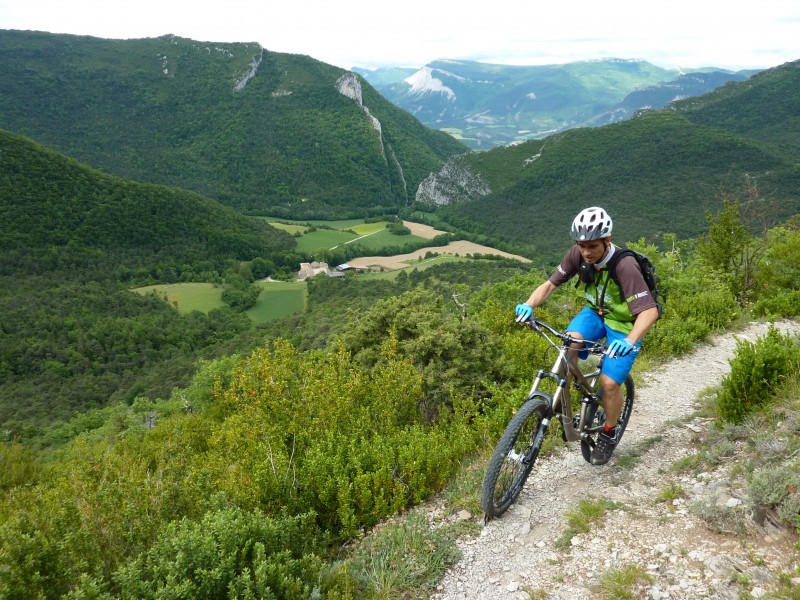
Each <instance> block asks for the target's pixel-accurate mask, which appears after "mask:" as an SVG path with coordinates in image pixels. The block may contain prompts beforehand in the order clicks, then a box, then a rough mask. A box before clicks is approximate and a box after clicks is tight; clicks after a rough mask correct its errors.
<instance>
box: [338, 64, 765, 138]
mask: <svg viewBox="0 0 800 600" xmlns="http://www.w3.org/2000/svg"><path fill="white" fill-rule="evenodd" d="M354 70H355V71H356V72H358V73H359V74H361V75H362V76H363V77H364V78H365V79H366V80H367V81H369V82H370V83H372V85H373V86H375V88H376V89H378V91H380V92H381V93H382V94H383V95H384V96H386V97H387V98H388V99H389V100H391V101H392V102H394V103H395V104H396V105H397V106H400V107H401V108H403V109H405V110H407V111H408V112H410V113H411V114H413V115H414V116H416V117H417V118H419V119H420V120H421V121H422V122H423V123H425V124H426V125H428V126H430V127H433V128H437V129H441V130H443V131H446V132H448V133H450V134H451V135H453V136H454V137H456V138H457V139H460V140H462V141H463V142H464V143H466V144H467V145H468V146H470V147H471V148H473V149H487V148H492V147H496V146H501V145H507V144H510V143H518V142H521V141H525V140H528V139H540V138H543V137H546V136H547V135H550V134H553V133H557V132H560V131H565V130H567V129H572V128H575V127H585V126H597V125H603V124H608V123H612V122H616V121H621V120H624V119H628V118H630V117H631V116H632V115H633V114H634V113H635V112H636V111H637V110H639V109H642V108H662V107H663V106H666V104H668V103H669V102H672V101H674V100H677V99H679V98H683V97H686V96H692V95H698V94H703V93H707V92H709V91H711V90H713V89H714V88H715V87H718V86H720V85H722V84H723V83H725V82H727V81H740V80H742V79H745V78H747V77H748V76H749V75H751V74H752V73H753V71H748V72H745V71H742V72H738V73H731V72H728V71H723V70H710V69H704V70H702V71H699V72H696V73H685V74H681V73H679V72H678V71H676V70H667V69H661V68H659V67H656V66H654V65H652V64H650V63H647V62H645V61H641V60H622V59H608V60H599V61H585V62H574V63H567V64H563V65H545V66H510V65H495V64H485V63H477V62H469V61H453V60H438V61H434V62H432V63H430V64H428V65H426V66H424V67H422V68H421V69H418V70H415V69H402V68H385V69H383V68H382V69H376V70H368V69H358V68H356V69H354Z"/></svg>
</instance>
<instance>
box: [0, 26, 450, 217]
mask: <svg viewBox="0 0 800 600" xmlns="http://www.w3.org/2000/svg"><path fill="white" fill-rule="evenodd" d="M346 74H347V72H345V71H343V70H342V69H339V68H336V67H333V66H330V65H326V64H324V63H321V62H319V61H316V60H313V59H311V58H309V57H307V56H300V55H290V54H281V53H275V52H270V51H268V50H267V49H264V48H262V47H261V46H259V45H258V44H241V43H238V44H221V43H214V42H198V41H194V40H189V39H185V38H178V37H175V36H172V35H168V36H164V37H161V38H157V39H155V38H151V39H140V40H105V39H98V38H90V37H82V36H70V35H55V34H49V33H38V32H23V31H10V30H4V31H0V79H2V81H3V82H4V84H3V86H2V88H0V128H3V129H6V130H9V131H12V132H15V133H19V134H23V135H25V136H28V137H30V138H32V139H34V140H36V141H37V142H40V143H43V144H45V145H47V146H48V147H52V148H54V149H56V150H58V151H60V152H62V153H64V154H66V155H68V156H71V157H74V158H76V159H78V160H80V161H82V162H85V163H87V164H90V165H92V166H93V167H95V168H100V169H102V170H104V171H106V172H109V173H114V174H116V175H120V176H123V177H126V178H130V179H135V180H139V181H148V182H153V183H159V184H167V185H173V186H179V187H182V188H185V189H189V190H193V191H195V192H198V193H200V194H202V195H204V196H207V197H209V198H213V199H215V200H218V201H220V202H222V203H224V204H228V205H231V206H234V207H236V208H238V209H240V210H244V211H249V212H252V213H258V214H272V215H275V214H283V215H292V216H295V217H300V216H310V215H316V216H347V215H351V214H352V215H360V216H364V215H366V214H368V213H373V212H376V213H378V214H380V213H381V212H383V211H386V210H394V211H396V210H397V209H398V208H400V207H404V206H406V205H407V204H409V203H410V202H411V201H413V197H414V193H415V191H416V187H417V184H418V183H419V182H420V181H421V180H422V179H423V178H424V177H426V176H427V175H428V174H429V173H430V172H431V171H434V170H438V168H439V167H440V166H441V165H442V164H443V161H444V159H446V158H447V157H448V156H450V155H452V154H456V153H460V152H463V151H465V150H466V147H464V146H462V145H461V144H460V143H459V142H457V141H455V140H454V139H453V138H452V137H450V136H448V135H446V134H444V133H441V132H436V131H433V130H430V129H427V128H425V127H424V126H423V125H422V124H421V123H420V122H419V121H417V120H416V119H415V118H413V117H411V116H410V115H408V114H407V113H405V112H403V111H402V110H400V109H398V108H396V107H395V106H393V105H392V104H391V103H390V102H388V101H387V100H385V99H384V98H383V97H381V96H380V94H378V93H377V92H375V90H373V89H372V88H371V86H369V84H366V83H364V82H363V81H361V80H359V79H358V78H357V77H356V76H354V75H352V74H350V75H348V76H347V77H345V78H344V79H342V77H343V76H345V75H346Z"/></svg>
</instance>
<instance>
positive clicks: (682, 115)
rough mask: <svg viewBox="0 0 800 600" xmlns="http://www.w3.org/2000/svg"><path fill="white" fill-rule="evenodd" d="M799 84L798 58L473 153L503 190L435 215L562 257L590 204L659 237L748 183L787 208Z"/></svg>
mask: <svg viewBox="0 0 800 600" xmlns="http://www.w3.org/2000/svg"><path fill="white" fill-rule="evenodd" d="M798 90H800V63H789V64H787V65H784V66H782V67H778V68H776V69H772V70H770V71H765V72H763V73H760V74H758V75H755V76H753V77H752V78H751V79H749V80H748V81H746V82H740V83H730V84H728V85H726V86H723V87H722V88H721V89H720V90H718V91H715V92H713V93H711V94H708V95H706V96H701V97H698V98H697V99H691V100H687V101H685V102H683V103H678V104H676V105H675V106H673V107H670V108H667V109H664V110H661V111H649V112H645V113H643V114H641V115H640V116H639V117H637V118H635V119H633V120H630V121H625V122H622V123H616V124H613V125H608V126H604V127H600V128H596V129H576V130H571V131H568V132H565V133H562V134H558V135H554V136H551V137H549V138H546V139H544V140H538V141H532V142H527V143H525V144H520V145H518V146H513V147H508V148H498V149H494V150H490V151H488V152H483V153H470V154H467V155H466V156H464V157H463V159H462V160H463V161H464V162H465V163H466V164H468V165H469V166H470V168H471V169H472V170H473V172H474V173H476V174H477V175H478V176H479V177H480V178H481V179H482V180H484V181H485V182H486V183H487V184H488V185H489V187H490V188H491V190H492V191H491V193H489V194H488V195H486V196H483V197H477V198H474V199H472V200H471V201H468V202H461V203H458V204H452V205H449V206H446V207H444V208H439V209H437V210H436V218H437V219H440V220H443V221H445V222H447V223H449V224H451V225H453V226H455V227H458V228H460V229H462V230H465V231H470V232H472V233H473V235H485V236H487V237H488V238H490V239H496V240H502V241H503V242H504V243H505V244H507V245H508V246H507V247H508V248H511V249H513V250H514V251H516V253H519V254H523V255H525V256H531V257H537V258H543V257H546V258H547V259H549V260H551V261H552V260H557V259H558V258H559V256H560V250H559V249H558V243H559V240H563V238H564V235H565V234H566V228H565V225H564V224H565V223H569V222H570V220H571V218H572V217H573V216H574V215H575V214H577V212H578V211H579V210H581V209H582V208H584V207H586V206H591V205H599V206H603V207H604V208H606V210H608V211H609V212H610V214H611V215H612V216H613V217H614V218H615V223H616V229H615V232H616V233H617V234H618V236H619V237H618V238H617V239H636V238H638V237H640V236H644V237H646V238H647V239H648V240H650V241H655V242H659V243H660V242H661V241H662V240H663V234H664V233H665V232H673V233H677V234H678V235H680V236H684V237H692V236H695V235H697V234H698V233H699V232H700V231H701V230H702V227H703V225H704V219H703V215H704V212H705V211H706V210H709V211H712V212H716V210H718V209H719V207H720V206H721V199H722V198H724V197H725V196H726V194H729V193H732V192H733V191H735V190H737V189H741V188H743V187H745V186H747V185H751V186H755V187H757V188H758V189H759V190H760V192H761V195H760V198H761V199H762V201H768V202H771V203H772V205H773V207H774V215H773V217H774V218H780V217H784V218H785V217H788V216H789V215H791V214H794V213H795V212H797V211H798V209H799V208H800V169H799V168H798V166H797V165H798V151H797V144H796V140H797V139H800V125H798V119H797V114H800V93H798ZM426 210H430V209H426Z"/></svg>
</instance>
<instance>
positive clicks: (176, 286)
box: [133, 283, 225, 315]
mask: <svg viewBox="0 0 800 600" xmlns="http://www.w3.org/2000/svg"><path fill="white" fill-rule="evenodd" d="M133 291H134V292H136V293H137V294H142V295H143V296H144V295H146V294H149V293H155V294H156V295H158V296H160V297H161V298H164V300H166V302H168V303H169V304H172V305H173V306H176V307H177V308H178V312H179V313H181V314H183V315H185V314H189V313H190V312H192V311H194V310H198V311H200V312H202V313H207V312H209V311H211V310H214V309H215V308H222V307H223V306H225V303H224V302H223V301H222V287H219V286H216V285H214V284H213V283H166V284H161V285H148V286H146V287H140V288H136V289H134V290H133Z"/></svg>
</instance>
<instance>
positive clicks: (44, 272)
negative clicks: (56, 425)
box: [0, 131, 301, 437]
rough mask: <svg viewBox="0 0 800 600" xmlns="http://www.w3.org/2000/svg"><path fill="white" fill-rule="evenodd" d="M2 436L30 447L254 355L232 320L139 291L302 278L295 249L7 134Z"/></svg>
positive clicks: (232, 216) (239, 318) (1, 236)
mask: <svg viewBox="0 0 800 600" xmlns="http://www.w3.org/2000/svg"><path fill="white" fill-rule="evenodd" d="M0 199H2V202H0V289H2V293H0V313H2V315H3V317H2V320H0V423H2V424H3V429H4V431H6V432H7V434H8V435H23V436H24V437H30V436H33V435H37V432H38V433H41V429H39V428H41V427H46V426H47V425H49V424H50V423H52V422H53V421H58V420H63V419H66V418H69V417H70V416H71V415H72V414H74V413H75V412H76V411H77V412H82V411H85V410H86V409H88V408H96V407H100V406H105V405H107V404H109V403H113V402H117V401H120V400H126V399H127V400H131V399H133V398H134V397H135V396H136V395H137V394H139V393H142V394H152V395H163V394H167V393H169V391H170V390H171V389H172V387H173V386H175V385H178V384H181V383H185V382H186V381H187V379H188V377H189V376H190V375H191V373H193V372H194V370H195V368H196V362H197V360H199V359H200V358H203V357H206V358H208V357H212V356H218V355H220V354H223V353H228V352H231V351H237V350H240V349H244V348H252V347H253V345H254V343H255V342H254V341H253V339H254V337H253V336H254V331H253V327H252V324H251V323H250V321H249V319H248V318H247V317H246V316H245V315H243V314H241V312H237V311H235V310H232V309H225V310H217V311H212V312H211V313H209V314H201V313H194V314H192V315H189V316H181V315H179V314H178V312H177V311H176V310H175V309H174V307H170V306H169V305H168V304H166V303H165V302H164V301H163V300H162V299H161V298H156V297H154V296H151V297H145V298H143V297H141V296H139V295H138V294H133V293H132V292H130V291H129V289H128V288H130V287H133V286H135V285H136V284H137V283H138V284H145V283H152V282H173V281H207V282H216V283H218V284H220V285H223V284H224V282H225V281H226V280H227V279H228V278H230V277H232V274H233V273H236V272H237V271H238V270H239V269H240V267H241V265H242V264H245V263H244V261H248V262H249V261H253V260H260V261H262V263H263V264H264V265H265V266H266V268H267V269H268V270H267V273H269V272H277V271H278V270H280V269H283V268H287V266H288V267H289V268H291V269H292V270H296V268H297V267H296V265H297V262H298V260H299V259H300V258H301V257H300V256H299V255H297V254H295V251H294V249H295V247H296V245H297V244H296V241H295V240H294V238H292V237H291V236H289V235H288V234H287V233H285V232H283V231H280V230H277V229H275V228H273V227H271V226H270V225H268V224H266V223H265V222H264V221H262V220H259V219H256V218H254V217H246V216H243V215H241V214H239V213H236V212H235V211H234V210H233V209H231V208H229V207H226V206H223V205H221V204H219V203H218V202H215V201H213V200H209V199H207V198H203V197H201V196H199V195H197V194H195V193H193V192H187V191H185V190H180V189H177V188H167V187H163V186H157V185H152V184H142V183H135V182H132V181H128V180H124V179H121V178H118V177H112V176H109V175H106V174H104V173H101V172H99V171H96V170H94V169H91V168H89V167H87V166H86V165H82V164H80V163H78V162H76V161H74V160H72V159H69V158H67V157H65V156H63V155H60V154H58V153H56V152H53V151H52V150H49V149H47V148H45V147H43V146H41V145H39V144H37V143H35V142H32V141H31V140H29V139H26V138H23V137H21V136H18V135H15V134H11V133H8V132H5V131H0Z"/></svg>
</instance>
